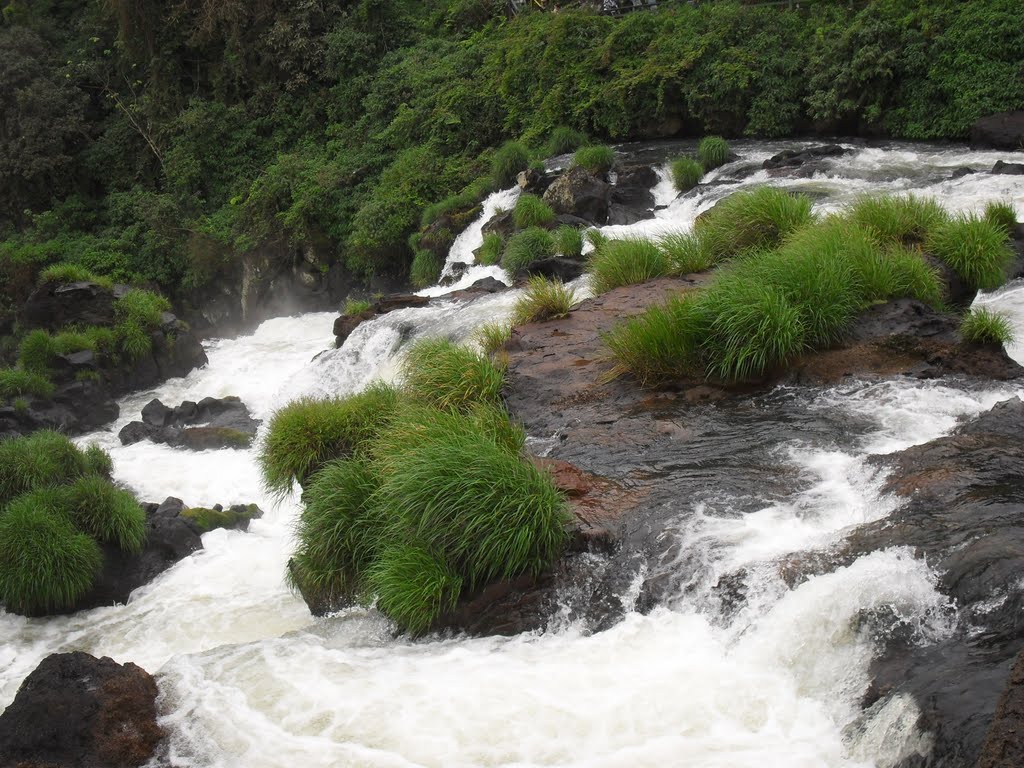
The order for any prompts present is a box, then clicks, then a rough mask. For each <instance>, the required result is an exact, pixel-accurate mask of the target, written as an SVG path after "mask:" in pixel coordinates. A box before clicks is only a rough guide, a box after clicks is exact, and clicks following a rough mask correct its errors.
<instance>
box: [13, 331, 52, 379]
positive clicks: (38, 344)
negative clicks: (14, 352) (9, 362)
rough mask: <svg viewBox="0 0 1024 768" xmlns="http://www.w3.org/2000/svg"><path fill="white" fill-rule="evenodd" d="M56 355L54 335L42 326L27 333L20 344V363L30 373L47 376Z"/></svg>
mask: <svg viewBox="0 0 1024 768" xmlns="http://www.w3.org/2000/svg"><path fill="white" fill-rule="evenodd" d="M56 357H57V347H56V345H55V344H54V343H53V337H52V336H50V334H49V333H48V332H47V331H44V330H43V329H41V328H37V329H36V330H34V331H30V332H29V333H27V334H25V337H24V338H23V339H22V340H21V344H19V345H18V363H19V365H21V367H22V368H23V369H24V370H26V371H29V372H30V373H35V374H38V375H40V376H46V375H47V374H48V373H49V372H50V369H51V368H52V367H53V361H54V358H56Z"/></svg>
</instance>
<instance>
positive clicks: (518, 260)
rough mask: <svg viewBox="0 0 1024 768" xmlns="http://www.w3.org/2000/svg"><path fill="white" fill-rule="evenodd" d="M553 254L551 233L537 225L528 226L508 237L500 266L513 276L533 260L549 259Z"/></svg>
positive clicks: (553, 243)
mask: <svg viewBox="0 0 1024 768" xmlns="http://www.w3.org/2000/svg"><path fill="white" fill-rule="evenodd" d="M554 255H555V239H554V238H553V237H552V236H551V233H550V232H548V231H547V230H544V229H540V228H539V227H530V228H529V229H524V230H523V231H522V232H517V233H516V234H514V235H512V237H510V238H509V240H508V243H506V245H505V253H504V255H503V256H502V257H501V266H502V267H504V268H505V271H506V272H508V273H509V274H510V275H513V276H514V275H517V274H519V273H520V272H522V271H523V270H524V269H526V268H527V267H528V266H530V265H531V264H533V263H534V262H537V261H543V260H544V259H550V258H551V257H552V256H554Z"/></svg>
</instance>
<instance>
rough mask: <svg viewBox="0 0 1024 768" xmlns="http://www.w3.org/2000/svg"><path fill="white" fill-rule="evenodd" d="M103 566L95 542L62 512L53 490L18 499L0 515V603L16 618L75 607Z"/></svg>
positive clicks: (41, 490)
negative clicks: (17, 616)
mask: <svg viewBox="0 0 1024 768" xmlns="http://www.w3.org/2000/svg"><path fill="white" fill-rule="evenodd" d="M101 565H102V555H101V553H100V549H99V547H98V546H97V544H96V542H95V541H93V540H92V539H91V538H89V537H88V536H87V535H86V534H84V533H80V532H78V531H76V530H75V528H74V526H73V525H72V524H71V522H70V521H69V520H68V519H67V518H66V517H65V516H64V515H63V514H62V513H61V512H60V509H59V500H58V499H57V494H56V492H55V491H54V489H50V488H46V489H39V490H37V491H34V492H32V493H26V494H24V495H22V496H19V497H18V498H16V499H15V500H14V501H12V502H11V503H9V504H8V505H7V507H6V509H5V510H4V513H3V514H2V515H0V599H2V600H3V601H4V603H6V605H7V608H8V609H9V610H11V611H15V612H17V613H26V614H35V613H42V612H46V611H52V610H59V609H62V608H68V607H70V606H72V605H73V604H74V603H75V601H76V600H78V599H79V598H80V597H81V596H82V595H84V594H85V593H86V592H88V591H89V589H90V588H91V587H92V585H93V582H94V581H95V579H96V575H97V573H99V570H100V567H101Z"/></svg>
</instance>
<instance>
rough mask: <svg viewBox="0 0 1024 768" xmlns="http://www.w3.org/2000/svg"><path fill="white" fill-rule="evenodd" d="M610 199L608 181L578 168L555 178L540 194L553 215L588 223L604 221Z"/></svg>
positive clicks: (606, 217) (606, 219)
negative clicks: (579, 219)
mask: <svg viewBox="0 0 1024 768" xmlns="http://www.w3.org/2000/svg"><path fill="white" fill-rule="evenodd" d="M610 197H611V185H609V184H608V182H606V181H603V180H601V179H599V178H598V177H596V176H594V175H593V174H592V173H590V172H589V171H588V170H586V169H585V168H581V167H578V166H577V167H574V168H570V169H569V170H568V171H566V172H565V173H563V174H562V175H561V176H559V177H558V179H557V180H556V181H555V182H554V183H553V184H552V185H551V186H550V187H548V190H547V192H545V193H544V201H545V202H546V203H547V204H548V205H550V206H551V208H552V209H553V210H554V211H555V213H556V214H569V215H571V216H578V217H579V218H581V219H583V220H585V221H587V222H589V223H590V224H605V223H606V222H607V221H608V206H609V204H610Z"/></svg>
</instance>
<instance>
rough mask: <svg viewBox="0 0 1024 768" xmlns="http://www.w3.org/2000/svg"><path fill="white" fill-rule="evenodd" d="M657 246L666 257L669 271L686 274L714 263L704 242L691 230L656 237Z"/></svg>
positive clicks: (709, 266) (699, 270)
mask: <svg viewBox="0 0 1024 768" xmlns="http://www.w3.org/2000/svg"><path fill="white" fill-rule="evenodd" d="M658 247H659V248H660V249H661V250H662V252H663V253H664V254H665V256H666V258H667V259H668V268H669V272H670V273H671V274H673V275H688V274H692V273H694V272H703V271H705V270H707V269H710V268H711V267H712V266H714V264H715V259H714V257H713V256H712V254H711V252H710V249H708V248H707V247H706V246H705V245H704V242H703V241H702V240H701V239H700V238H699V237H698V236H697V235H695V234H694V233H692V232H671V233H669V234H666V235H662V236H661V237H660V238H658Z"/></svg>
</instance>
